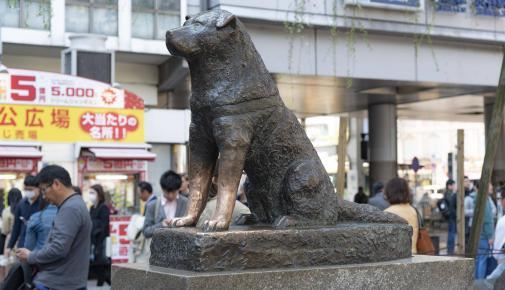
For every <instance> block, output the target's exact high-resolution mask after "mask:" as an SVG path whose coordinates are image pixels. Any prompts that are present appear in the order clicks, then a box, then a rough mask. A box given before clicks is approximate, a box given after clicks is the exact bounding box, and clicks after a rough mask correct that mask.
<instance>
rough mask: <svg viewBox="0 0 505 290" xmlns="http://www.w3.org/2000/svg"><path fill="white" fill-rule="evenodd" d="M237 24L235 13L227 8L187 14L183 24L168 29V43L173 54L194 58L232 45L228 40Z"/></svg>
mask: <svg viewBox="0 0 505 290" xmlns="http://www.w3.org/2000/svg"><path fill="white" fill-rule="evenodd" d="M237 25H238V19H237V18H236V17H235V15H233V14H231V13H230V12H228V11H225V10H211V11H208V12H204V13H201V14H198V15H196V16H193V17H190V16H186V22H184V25H183V26H181V27H179V28H176V29H172V30H169V31H167V34H166V45H167V48H168V51H170V53H171V54H173V55H177V56H182V57H185V58H192V57H195V56H197V55H199V54H202V53H203V52H213V51H216V50H219V49H222V48H223V47H225V46H227V45H230V44H229V43H227V40H229V39H230V38H231V35H233V34H234V33H235V30H236V28H237Z"/></svg>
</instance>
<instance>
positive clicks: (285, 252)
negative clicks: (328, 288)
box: [150, 223, 412, 272]
mask: <svg viewBox="0 0 505 290" xmlns="http://www.w3.org/2000/svg"><path fill="white" fill-rule="evenodd" d="M411 232H412V230H411V228H410V226H408V225H404V224H355V223H351V224H338V225H336V226H333V227H322V228H321V227H315V228H303V229H302V228H288V229H272V228H270V229H265V228H263V229H255V228H254V227H253V228H247V227H242V228H240V227H239V228H235V227H232V228H231V229H230V230H229V231H227V232H211V233H209V232H202V231H200V230H198V229H195V228H193V229H161V230H159V231H157V232H156V235H154V238H153V240H152V243H151V258H150V264H151V265H152V266H161V267H167V268H176V269H182V270H190V271H198V272H201V271H205V272H208V271H223V270H226V271H229V270H244V269H272V268H299V267H305V266H323V265H341V264H353V263H368V262H378V261H388V260H395V259H402V258H408V257H410V256H411V250H410V249H411V247H410V245H411V242H410V241H411Z"/></svg>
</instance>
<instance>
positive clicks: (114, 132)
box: [80, 112, 139, 140]
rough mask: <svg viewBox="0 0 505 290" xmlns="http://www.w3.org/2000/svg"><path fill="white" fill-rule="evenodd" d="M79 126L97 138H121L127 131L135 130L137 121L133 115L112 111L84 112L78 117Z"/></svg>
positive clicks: (123, 137)
mask: <svg viewBox="0 0 505 290" xmlns="http://www.w3.org/2000/svg"><path fill="white" fill-rule="evenodd" d="M80 122H81V128H82V129H83V130H84V131H86V132H89V134H90V136H91V137H92V138H93V139H97V140H122V139H125V138H126V136H127V135H126V134H127V132H133V131H135V130H137V127H138V125H139V121H138V120H137V117H135V116H131V115H129V116H127V115H123V114H118V113H114V112H109V113H95V112H86V113H84V114H82V115H81V118H80Z"/></svg>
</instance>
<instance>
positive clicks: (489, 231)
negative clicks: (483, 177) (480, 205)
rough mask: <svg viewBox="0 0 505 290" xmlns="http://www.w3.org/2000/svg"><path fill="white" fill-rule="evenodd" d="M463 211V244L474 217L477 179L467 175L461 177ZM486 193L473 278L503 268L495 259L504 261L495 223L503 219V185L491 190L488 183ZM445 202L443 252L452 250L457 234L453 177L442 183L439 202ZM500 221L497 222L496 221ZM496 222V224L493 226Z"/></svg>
mask: <svg viewBox="0 0 505 290" xmlns="http://www.w3.org/2000/svg"><path fill="white" fill-rule="evenodd" d="M464 187H465V188H464V193H465V197H464V203H463V207H464V213H465V241H466V245H465V246H466V247H468V246H469V241H470V231H471V228H472V222H473V219H474V212H475V207H476V200H477V191H478V188H477V187H478V182H472V181H471V180H470V179H469V178H468V177H467V176H465V179H464ZM486 189H487V190H486V192H487V197H486V203H485V207H484V221H483V225H482V230H481V233H480V237H479V245H478V250H477V256H476V257H475V278H476V279H484V278H486V277H487V279H496V278H497V277H498V276H499V275H500V274H501V273H502V272H503V270H504V269H505V265H502V266H499V267H496V265H495V264H496V263H499V265H500V264H502V263H503V262H505V260H504V258H505V257H503V254H502V253H501V252H502V250H503V248H504V246H505V229H503V228H502V227H499V226H500V225H501V224H503V223H505V220H502V217H503V216H504V212H503V209H504V208H505V187H503V186H500V187H499V188H498V190H497V191H495V188H494V186H493V185H492V184H491V183H490V184H489V185H488V186H487V188H486ZM442 203H444V204H448V210H447V213H446V214H445V216H446V218H447V220H448V223H449V226H448V235H447V253H448V254H449V255H452V254H454V247H455V240H456V234H457V228H456V219H457V206H458V201H457V187H456V183H455V182H454V180H448V181H447V183H446V192H445V193H444V198H443V199H442V201H441V202H439V205H440V204H442ZM500 221H501V223H500ZM495 226H496V227H495Z"/></svg>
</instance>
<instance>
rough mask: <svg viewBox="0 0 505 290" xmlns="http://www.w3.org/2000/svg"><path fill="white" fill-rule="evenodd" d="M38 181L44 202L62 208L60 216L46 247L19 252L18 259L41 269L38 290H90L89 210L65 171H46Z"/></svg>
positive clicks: (43, 171)
mask: <svg viewBox="0 0 505 290" xmlns="http://www.w3.org/2000/svg"><path fill="white" fill-rule="evenodd" d="M37 179H38V181H39V187H40V192H41V193H42V196H43V198H45V199H46V200H47V201H49V202H50V203H52V204H54V205H56V206H58V213H57V214H56V217H55V218H54V222H53V227H52V228H51V231H50V232H49V236H48V238H47V241H46V243H45V244H44V247H43V248H42V249H40V250H36V251H33V252H30V251H29V250H28V249H24V248H23V249H19V250H18V251H17V257H18V258H19V260H20V261H21V262H28V264H30V265H36V266H38V268H39V272H38V273H37V275H36V276H35V278H34V280H33V282H34V284H35V285H36V286H37V289H65V290H67V289H68V290H70V289H73V290H78V289H86V285H87V280H88V268H89V254H90V245H91V240H90V239H91V227H92V224H91V218H90V215H89V212H88V208H87V207H86V204H85V203H84V201H83V200H82V197H81V196H80V195H78V194H77V193H75V192H74V189H73V188H72V181H71V180H70V175H69V174H68V171H66V170H65V169H64V168H63V167H61V166H57V165H50V166H47V167H44V168H43V169H42V170H41V171H40V173H39V175H38V176H37Z"/></svg>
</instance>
